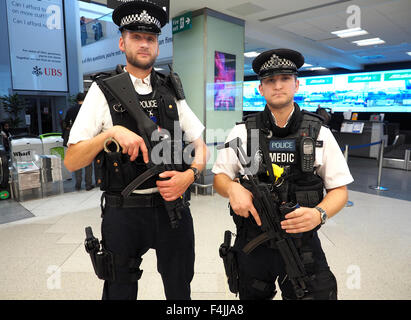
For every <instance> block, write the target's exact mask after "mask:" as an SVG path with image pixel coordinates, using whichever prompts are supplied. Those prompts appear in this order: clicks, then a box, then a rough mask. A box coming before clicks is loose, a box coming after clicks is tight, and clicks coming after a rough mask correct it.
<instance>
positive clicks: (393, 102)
mask: <svg viewBox="0 0 411 320" xmlns="http://www.w3.org/2000/svg"><path fill="white" fill-rule="evenodd" d="M298 79H299V81H300V88H299V90H298V92H297V94H296V95H295V97H294V100H295V102H297V103H298V104H299V105H300V107H301V108H303V109H305V110H308V111H315V110H316V109H317V107H318V106H321V107H322V108H332V110H333V111H334V112H344V111H348V110H351V111H353V112H411V69H404V70H392V71H379V72H367V73H365V72H362V73H349V74H338V75H326V76H315V77H300V78H298ZM259 84H260V81H245V82H244V99H243V111H261V110H263V109H264V106H265V99H264V97H262V96H261V95H260V93H259V91H258V85H259Z"/></svg>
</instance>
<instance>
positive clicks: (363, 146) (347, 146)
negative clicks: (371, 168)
mask: <svg viewBox="0 0 411 320" xmlns="http://www.w3.org/2000/svg"><path fill="white" fill-rule="evenodd" d="M377 144H379V145H380V152H379V155H378V159H377V160H378V176H377V185H376V186H369V188H370V189H374V190H381V191H386V190H388V188H386V187H383V186H381V175H382V162H383V159H384V144H385V143H384V139H382V140H380V141H377V142H372V143H368V144H361V145H356V146H349V145H345V148H344V149H342V148H341V150H344V157H345V161H347V163H348V150H349V149H359V148H365V147H369V146H373V145H377ZM346 206H348V205H346Z"/></svg>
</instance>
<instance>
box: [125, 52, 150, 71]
mask: <svg viewBox="0 0 411 320" xmlns="http://www.w3.org/2000/svg"><path fill="white" fill-rule="evenodd" d="M126 59H127V62H128V63H129V64H131V65H132V66H133V67H135V68H139V69H142V70H148V69H150V68H151V67H152V66H153V65H154V62H156V57H153V58H152V59H151V60H150V61H149V62H146V63H142V62H140V61H138V59H137V57H135V56H133V55H131V54H130V55H128V54H127V53H126Z"/></svg>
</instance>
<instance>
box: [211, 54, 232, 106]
mask: <svg viewBox="0 0 411 320" xmlns="http://www.w3.org/2000/svg"><path fill="white" fill-rule="evenodd" d="M235 95H236V85H235V55H233V54H229V53H224V52H218V51H215V53H214V110H216V111H234V110H235Z"/></svg>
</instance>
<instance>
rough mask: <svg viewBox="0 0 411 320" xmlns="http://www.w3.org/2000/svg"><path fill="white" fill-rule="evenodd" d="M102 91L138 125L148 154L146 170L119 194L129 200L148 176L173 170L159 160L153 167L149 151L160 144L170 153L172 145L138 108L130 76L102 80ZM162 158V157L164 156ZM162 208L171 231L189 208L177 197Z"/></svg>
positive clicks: (173, 165) (167, 135) (169, 139)
mask: <svg viewBox="0 0 411 320" xmlns="http://www.w3.org/2000/svg"><path fill="white" fill-rule="evenodd" d="M102 81H103V83H104V86H105V88H106V89H107V90H108V91H109V93H110V94H111V95H112V96H113V97H114V98H115V99H116V100H117V101H118V102H119V103H120V104H121V106H123V107H124V108H125V109H126V110H127V111H128V113H129V114H130V115H131V116H132V117H133V118H134V120H135V121H136V122H137V128H138V132H139V135H140V136H141V137H142V138H143V140H144V143H145V145H146V147H147V150H148V154H149V162H148V163H147V170H146V171H145V172H144V173H143V174H141V175H139V176H138V177H137V178H135V179H134V180H133V181H132V182H131V183H129V184H128V185H127V186H126V188H125V189H124V190H123V191H122V192H121V195H122V196H123V197H128V196H129V195H130V194H131V193H132V192H133V190H134V189H135V188H137V187H139V186H140V185H141V184H143V183H144V182H145V181H147V180H148V179H150V178H151V177H153V176H155V175H157V174H160V173H162V172H164V171H172V170H176V169H177V167H176V165H175V164H173V163H172V161H171V163H166V162H167V161H162V163H160V164H155V163H154V162H153V159H152V158H151V155H152V150H153V148H155V147H156V146H157V145H158V144H160V143H161V144H162V146H163V150H170V152H171V150H172V149H171V146H172V143H173V141H172V138H171V137H170V135H169V134H166V133H164V130H163V131H162V129H161V128H160V127H159V126H157V125H156V124H155V123H154V122H153V121H152V120H151V119H150V118H149V117H148V116H147V115H146V114H145V113H144V111H143V110H142V109H141V108H140V104H139V99H138V95H137V93H136V92H135V89H134V87H133V84H132V82H131V79H130V76H129V74H128V73H127V72H123V73H120V74H118V75H115V76H112V77H109V78H106V79H102ZM153 132H157V133H158V137H159V140H158V141H152V140H151V139H150V138H151V135H152V134H153ZM163 158H164V157H163ZM164 203H165V208H166V210H167V213H168V215H169V218H170V225H171V227H172V228H177V227H178V220H179V219H181V210H182V209H183V208H185V207H187V206H188V203H186V202H185V201H184V200H183V197H182V196H181V197H179V198H178V199H176V200H174V201H164Z"/></svg>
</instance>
